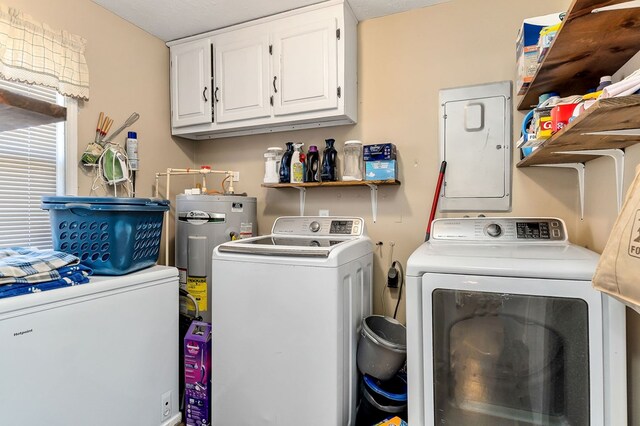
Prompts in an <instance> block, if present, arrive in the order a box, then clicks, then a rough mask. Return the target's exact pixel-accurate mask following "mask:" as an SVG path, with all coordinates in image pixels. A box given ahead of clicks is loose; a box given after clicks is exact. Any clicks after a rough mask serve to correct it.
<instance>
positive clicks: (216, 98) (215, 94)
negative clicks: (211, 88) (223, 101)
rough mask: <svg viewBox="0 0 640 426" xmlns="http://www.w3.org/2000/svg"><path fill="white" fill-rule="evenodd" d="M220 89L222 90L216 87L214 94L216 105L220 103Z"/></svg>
mask: <svg viewBox="0 0 640 426" xmlns="http://www.w3.org/2000/svg"><path fill="white" fill-rule="evenodd" d="M218 89H220V88H219V87H216V90H215V92H213V99H214V100H215V101H216V103H218Z"/></svg>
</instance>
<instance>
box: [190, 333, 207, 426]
mask: <svg viewBox="0 0 640 426" xmlns="http://www.w3.org/2000/svg"><path fill="white" fill-rule="evenodd" d="M184 381H185V395H184V399H185V401H184V402H185V404H184V407H185V408H184V411H185V413H184V414H185V419H186V424H187V426H203V425H209V424H211V324H208V323H206V322H200V321H194V322H192V323H191V326H190V327H189V331H187V334H186V335H185V336H184Z"/></svg>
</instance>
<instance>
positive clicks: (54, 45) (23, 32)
mask: <svg viewBox="0 0 640 426" xmlns="http://www.w3.org/2000/svg"><path fill="white" fill-rule="evenodd" d="M85 45H86V40H85V39H84V38H82V37H80V36H78V35H75V34H70V33H68V32H66V31H58V30H53V29H51V28H50V27H49V26H48V25H46V24H41V23H38V22H35V21H34V20H33V19H32V18H31V17H30V16H29V15H26V14H23V13H22V12H20V11H19V10H17V9H14V8H11V7H8V6H6V5H3V4H0V77H1V78H3V79H5V80H10V81H19V82H23V83H29V84H37V85H42V86H47V87H51V88H54V89H56V90H57V91H58V92H59V93H60V94H62V95H64V96H70V97H72V98H77V99H83V100H88V99H89V68H88V66H87V61H86V59H85V57H84V50H85Z"/></svg>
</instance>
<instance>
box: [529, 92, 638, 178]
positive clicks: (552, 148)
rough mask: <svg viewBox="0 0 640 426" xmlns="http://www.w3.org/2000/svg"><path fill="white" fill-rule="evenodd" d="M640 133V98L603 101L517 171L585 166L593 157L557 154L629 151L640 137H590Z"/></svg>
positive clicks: (629, 97)
mask: <svg viewBox="0 0 640 426" xmlns="http://www.w3.org/2000/svg"><path fill="white" fill-rule="evenodd" d="M626 129H640V95H631V96H625V97H620V98H609V99H601V100H599V101H598V102H596V103H595V104H594V105H593V106H591V108H589V109H587V110H586V111H585V112H584V113H583V114H581V115H580V116H578V118H576V119H575V120H574V121H572V122H571V123H569V125H568V126H566V127H565V128H564V129H563V130H562V131H561V132H558V133H556V134H555V135H553V136H552V137H550V138H549V139H547V140H546V141H545V142H544V143H543V144H542V145H541V146H540V147H538V149H536V150H535V151H533V153H532V154H531V155H529V156H528V157H525V158H524V159H523V160H522V161H520V162H519V163H518V164H517V167H528V166H533V165H536V164H558V163H583V162H587V161H590V160H593V159H595V158H597V157H596V156H592V155H581V154H557V152H559V151H577V150H591V149H617V148H626V147H627V146H630V145H634V144H636V143H638V142H640V136H637V135H606V136H605V135H586V134H585V133H590V132H599V131H603V130H626Z"/></svg>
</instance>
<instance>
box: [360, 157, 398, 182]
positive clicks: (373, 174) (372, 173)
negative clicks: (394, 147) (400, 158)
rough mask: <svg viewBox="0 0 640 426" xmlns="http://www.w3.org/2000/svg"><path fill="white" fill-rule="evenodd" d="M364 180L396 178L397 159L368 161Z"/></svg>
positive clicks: (365, 166) (365, 164)
mask: <svg viewBox="0 0 640 426" xmlns="http://www.w3.org/2000/svg"><path fill="white" fill-rule="evenodd" d="M364 171H365V173H364V180H395V179H397V178H398V163H397V162H396V160H379V161H366V162H365V163H364Z"/></svg>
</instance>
